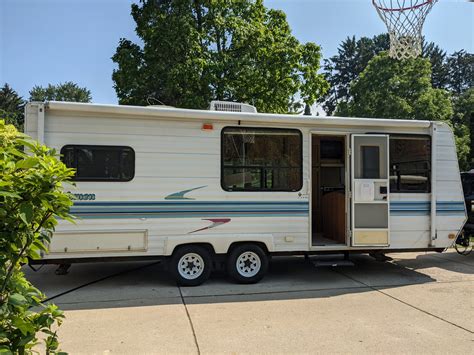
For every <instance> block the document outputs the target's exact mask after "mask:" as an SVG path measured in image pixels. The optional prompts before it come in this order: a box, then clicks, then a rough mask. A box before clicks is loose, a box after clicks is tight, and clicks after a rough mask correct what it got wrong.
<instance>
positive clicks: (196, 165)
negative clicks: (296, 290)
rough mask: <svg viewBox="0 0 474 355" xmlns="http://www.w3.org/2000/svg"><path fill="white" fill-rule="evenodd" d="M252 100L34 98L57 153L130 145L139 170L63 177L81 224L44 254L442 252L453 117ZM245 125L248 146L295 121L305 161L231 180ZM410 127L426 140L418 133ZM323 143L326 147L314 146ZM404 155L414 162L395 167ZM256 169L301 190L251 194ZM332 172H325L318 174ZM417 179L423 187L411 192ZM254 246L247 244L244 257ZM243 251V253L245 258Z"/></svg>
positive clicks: (456, 224) (450, 194)
mask: <svg viewBox="0 0 474 355" xmlns="http://www.w3.org/2000/svg"><path fill="white" fill-rule="evenodd" d="M213 106H216V105H215V104H214V105H213ZM233 107H234V109H235V104H234V106H233ZM243 111H246V112H223V111H205V110H187V109H176V108H170V107H164V108H160V107H134V106H115V105H100V104H81V103H66V102H47V103H36V102H33V103H29V104H28V105H27V107H26V120H25V131H26V133H27V134H28V135H30V136H32V137H33V138H35V139H37V140H38V141H40V142H41V143H44V144H46V145H48V146H50V147H54V148H56V149H57V150H58V152H60V151H61V150H63V152H64V149H65V147H72V148H70V149H71V152H72V153H71V154H73V155H74V154H75V153H73V149H75V148H74V147H79V148H77V149H81V148H80V147H81V146H99V147H100V146H105V147H108V146H110V147H129V148H131V150H133V155H134V159H133V160H134V161H133V176H129V177H128V178H126V179H124V180H123V181H105V180H104V181H100V180H99V181H77V182H76V186H75V187H73V186H70V187H68V188H69V189H70V191H71V192H72V193H73V194H76V196H77V200H76V201H75V204H74V207H73V208H72V213H73V214H74V215H75V216H77V218H78V219H77V223H76V224H71V223H69V222H65V221H60V222H59V225H58V227H57V231H56V233H55V235H54V238H53V240H52V243H51V245H50V252H49V253H48V254H45V255H43V256H42V258H43V261H44V262H60V261H61V262H65V261H66V262H67V261H68V260H71V261H80V260H91V259H92V260H93V259H95V258H102V259H103V258H117V257H120V258H123V257H160V256H173V255H174V253H176V252H177V250H178V248H183V246H188V247H190V248H191V250H190V251H191V254H195V253H192V251H193V250H192V247H193V246H198V247H200V248H201V249H202V248H205V249H206V248H207V249H206V250H207V251H209V254H210V255H211V257H212V256H213V255H218V256H226V255H228V254H229V253H231V252H232V250H233V249H235V247H236V246H238V245H240V246H241V245H252V244H253V245H256V246H258V247H259V248H260V249H261V250H263V251H264V252H265V254H266V255H271V254H274V253H294V254H297V253H300V254H303V253H318V252H341V251H344V252H367V253H368V252H375V251H377V252H384V253H385V252H391V251H404V250H405V251H408V250H436V251H441V250H444V249H445V248H447V247H449V246H451V245H452V243H453V242H454V240H455V238H456V236H457V234H458V233H459V231H460V230H461V228H462V226H463V224H464V222H465V220H466V211H465V206H464V198H463V191H462V186H461V180H460V174H459V167H458V163H457V156H456V148H455V143H454V137H453V133H452V131H451V129H450V128H449V127H448V126H447V125H446V124H444V123H441V122H429V121H408V120H386V119H362V118H338V117H308V116H295V115H275V114H261V113H256V112H251V111H252V110H251V109H249V107H248V106H245V108H244V109H243ZM249 111H250V112H249ZM239 129H242V132H244V129H247V131H248V132H250V133H249V135H248V136H246V137H247V138H242V139H240V138H238V139H240V140H239V142H240V143H239V144H241V145H242V146H247V147H248V146H249V144H253V143H255V140H258V139H260V138H259V136H258V135H259V134H262V135H263V134H267V133H265V132H270V131H268V129H277V130H275V132H276V133H275V134H276V135H277V136H278V137H280V138H278V139H279V141H282V139H283V140H284V139H286V138H281V136H282V135H284V134H286V132H290V133H289V134H293V133H294V134H296V135H299V136H300V143H299V144H300V145H301V147H300V150H301V166H299V165H298V166H297V167H296V168H295V169H296V170H293V171H292V173H291V174H290V173H288V172H284V170H282V169H286V168H281V169H280V170H268V169H266V168H259V169H260V170H258V169H257V170H252V169H253V168H250V170H245V168H235V169H232V168H229V169H230V170H229V171H230V173H229V174H230V175H228V176H227V175H226V176H227V177H226V179H228V180H229V181H233V180H236V181H237V180H239V179H241V180H242V179H244V180H245V179H247V180H245V181H249V182H244V183H242V184H241V185H238V184H239V183H237V185H228V186H227V187H229V186H240V187H238V188H237V187H236V188H235V189H234V188H232V187H230V188H225V186H223V180H222V179H223V174H224V172H223V169H224V168H223V164H222V161H223V160H222V159H224V158H223V156H222V155H223V150H222V149H224V148H223V144H224V142H223V140H224V133H225V132H230V133H229V134H230V136H229V137H231V139H233V138H232V137H233V136H232V134H234V133H232V132H237V133H235V134H237V135H238V132H239ZM278 129H279V130H278ZM226 130H227V131H226ZM288 130H289V131H288ZM259 132H263V133H259ZM295 132H296V133H295ZM269 134H270V133H269ZM270 136H271V134H270ZM270 136H268V137H270ZM242 137H243V136H242ZM268 137H267V136H266V138H265V139H271V137H270V138H268ZM331 137H334V139H333V140H331V139H332V138H331ZM397 137H398V138H397ZM411 137H415V138H416V137H421V138H419V139H420V141H419V142H412V143H410V142H411V141H410V139H412V138H411ZM423 137H424V138H423ZM415 138H413V139H415ZM226 139H227V138H226ZM236 139H237V138H236ZM292 139H294V141H295V142H296V141H297V139H298V138H296V136H295V137H294V138H292ZM396 139H401V141H400V142H398V141H396ZM404 139H406V141H404ZM416 139H418V138H416ZM335 140H338V141H339V142H341V143H334V141H335ZM232 142H234V141H232ZM242 142H244V143H242ZM328 142H329V143H328ZM331 142H333V143H331ZM233 144H235V142H234V143H233ZM323 144H327V147H323ZM390 146H392V147H393V146H395V147H396V149H398V150H399V155H409V154H411V153H410V152H412V151H416V153H414V154H418V155H419V154H420V153H419V152H418V151H421V150H422V148H417V147H428V148H423V149H425V150H427V151H428V153H429V159H428V160H427V161H423V162H419V161H418V160H416V159H418V158H416V159H413V160H410V159H408V157H407V159H408V160H407V162H402V163H400V164H398V163H396V164H393V162H392V161H391V159H392V157H391V155H390V149H389V148H390ZM315 147H316V148H315ZM341 147H342V148H341ZM370 147H372V148H370ZM229 149H234V148H232V147H231V148H229ZM235 149H237V150H238V149H241V148H239V147H236V148H235ZM268 149H270V148H268ZM277 149H280V148H277ZM282 149H283V148H282ZM284 149H289V148H288V147H286V148H284ZM315 149H316V150H315ZM341 149H342V150H341ZM319 150H321V151H324V150H327V151H325V152H321V153H315V152H316V151H319ZM338 152H339V153H340V152H342V156H343V158H342V159H340V158H338V154H339V153H338ZM124 154H129V153H127V152H125V153H124ZM130 154H131V153H130ZM226 154H227V153H226ZM232 154H233V153H232ZM236 154H237V153H236ZM239 154H240V153H239ZM265 154H266V153H265ZM269 154H270V153H269ZM285 154H286V153H285ZM315 154H319V155H318V157H317V158H316V157H315ZM394 154H395V153H394ZM73 155H71V156H73ZM392 155H393V154H392ZM295 156H296V155H295ZM71 159H73V158H71ZM120 159H122V158H120ZM127 159H131V157H130V156H128V158H127ZM242 159H243V158H242ZM256 159H258V157H257V158H256ZM331 159H332V160H331ZM371 159H372V160H373V161H371ZM374 159H376V161H375V160H374ZM398 159H399V160H400V159H401V158H400V157H399V158H398ZM130 161H131V160H130ZM415 161H416V162H415ZM262 164H265V163H262ZM292 164H297V163H295V162H293V163H292ZM316 164H317V165H318V166H317V168H316V167H315V165H316ZM397 164H398V165H397ZM403 164H405V165H406V166H409V168H407V169H408V170H405V171H403V169H405V168H400V166H403ZM417 164H418V165H417ZM265 169H266V170H265ZM361 169H362V170H361ZM364 169H365V170H364ZM249 171H251V172H252V174H254V175H252V176H256V175H255V174H264V175H265V178H263V177H261V178H262V181H263V179H267V180H266V181H264V182H263V184H267V181H270V185H271V184H272V183H273V184H274V181H273V179H275V177H276V176H277V175H278V174H279V176H283V178H281V180H282V181H283V180H284V181H286V180H285V179H287V180H292V182H291V184H292V186H297V189H292V190H291V189H290V190H288V191H280V189H274V190H272V189H266V190H265V189H264V190H262V191H260V190H259V189H258V188H254V187H252V188H253V189H254V190H250V191H248V190H246V186H247V185H252V184H253V182H252V181H250V180H251V179H252V177H250V175H251V173H250V172H249ZM275 171H276V172H275ZM419 171H424V172H422V173H419ZM394 172H396V174H398V175H397V176H395V175H394V174H395V173H394ZM226 174H227V173H226ZM417 174H418V175H420V174H421V175H422V176H418V175H417ZM270 175H271V176H270ZM289 175H291V176H292V177H288V176H289ZM259 176H260V175H259ZM269 176H270V177H269ZM334 176H337V177H336V178H333V177H334ZM277 178H278V176H277ZM253 179H254V180H255V178H253ZM299 179H300V181H301V183H299V182H298V181H297V180H299ZM331 179H336V180H337V181H338V191H339V194H335V193H334V194H333V196H335V199H333V200H334V201H336V200H337V199H339V202H327V203H328V205H329V204H330V203H332V204H333V205H334V206H339V207H337V208H336V209H338V210H342V212H334V214H335V213H338V214H339V217H340V218H339V219H337V218H336V217H334V216H335V215H334V214H333V215H331V213H332V212H328V211H327V210H325V205H324V198H325V197H324V196H329V193H330V192H331V191H332V190H331V186H328V184H329V185H331V183H330V182H331V181H333V180H331ZM397 179H398V180H399V181H398V180H397ZM417 179H418V180H419V182H417ZM125 180H127V181H125ZM316 180H318V181H319V182H315V181H316ZM323 180H326V181H329V182H326V183H325V184H326V185H323ZM395 181H396V183H395ZM400 181H401V182H402V185H403V184H405V182H406V186H405V188H407V189H408V190H410V189H414V190H413V191H403V189H401V190H394V187H391V184H392V185H393V186H395V185H396V184H398V183H399V182H400ZM316 183H317V184H319V185H315V184H316ZM230 184H232V182H231V183H230ZM397 186H398V185H397ZM420 186H423V187H422V189H424V190H423V191H417V190H416V189H417V188H419V187H420ZM316 190H317V191H316ZM391 190H393V191H391ZM318 191H321V192H318ZM315 194H319V195H318V199H315V198H314V196H315ZM321 201H323V203H321ZM327 201H331V199H330V198H329V197H328V198H327ZM341 201H342V202H341ZM318 206H319V207H318ZM341 206H342V207H341ZM336 209H335V210H334V211H336ZM328 213H329V214H328ZM316 215H317V216H316ZM332 219H334V220H335V221H336V220H337V221H338V222H337V221H336V222H334V221H332V222H327V223H331V226H328V227H327V228H332V229H333V230H335V229H338V230H339V235H338V236H336V237H332V238H333V239H332V240H329V242H328V239H327V238H326V239H325V238H324V237H322V236H323V235H326V236H327V235H328V234H327V233H329V232H327V231H326V229H324V231H323V230H322V229H321V228H320V226H318V223H319V222H318V221H330V220H332ZM321 223H325V222H321ZM325 228H326V227H325ZM341 231H342V233H341ZM325 233H326V234H325ZM331 233H332V232H331ZM341 234H342V235H341ZM319 236H321V239H318V238H319ZM336 240H337V242H336ZM201 249H199V250H201ZM199 250H198V251H199ZM187 251H189V250H187ZM197 254H198V256H199V253H197ZM257 254H258V253H257ZM188 256H189V255H188ZM254 256H255V253H253V254H252V253H251V254H247V259H248V258H253V257H254ZM257 256H258V255H257ZM206 257H207V256H206ZM205 259H206V258H204V260H203V258H201V259H200V260H197V261H198V262H201V261H203V262H205V261H207V260H205ZM187 260H188V259H187ZM239 260H240V261H239ZM239 260H238V261H237V263H238V262H240V263H242V262H244V261H245V257H244V258H243V259H242V258H241V259H239ZM177 262H180V261H179V260H178V261H177ZM181 263H184V259H183V260H181ZM263 264H264V263H263V261H262V265H263ZM206 267H207V266H206ZM207 268H209V267H207ZM198 273H199V272H198Z"/></svg>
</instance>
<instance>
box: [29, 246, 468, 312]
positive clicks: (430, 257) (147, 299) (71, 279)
mask: <svg viewBox="0 0 474 355" xmlns="http://www.w3.org/2000/svg"><path fill="white" fill-rule="evenodd" d="M392 257H393V258H394V259H393V261H392V262H385V263H382V262H378V261H375V260H374V259H372V258H371V257H369V256H366V255H354V256H352V257H351V260H353V261H354V263H355V266H348V267H342V266H340V267H325V268H322V267H319V268H316V267H315V266H314V265H313V264H312V263H311V262H308V261H305V259H304V258H303V257H274V258H273V260H272V262H271V264H270V270H269V273H268V275H267V276H266V277H265V278H264V279H263V280H262V281H261V282H260V283H258V284H255V285H239V284H235V283H232V281H231V280H230V279H228V278H227V276H226V275H225V273H223V272H215V273H214V274H213V275H212V276H211V278H210V279H209V280H208V281H207V282H206V283H205V284H203V285H201V286H199V287H177V286H176V284H175V282H174V281H173V279H172V278H171V277H170V276H169V275H168V273H167V272H166V271H165V270H164V267H163V265H161V264H159V263H153V262H149V261H148V262H120V263H118V262H113V263H112V262H110V263H89V264H75V265H73V266H72V267H71V269H70V272H69V274H67V275H61V276H58V275H55V273H54V271H55V268H56V267H55V266H54V265H44V266H43V267H42V268H41V269H40V270H38V271H37V272H33V271H32V270H31V269H29V268H25V273H26V275H27V277H28V278H29V279H30V281H31V282H32V283H33V284H34V285H35V286H36V287H38V288H39V289H40V290H42V291H43V292H44V293H45V294H46V295H47V297H49V298H50V299H51V300H52V302H54V303H56V304H58V305H59V306H60V307H61V309H63V310H76V309H100V308H116V307H139V306H150V305H166V304H170V305H171V304H180V303H183V302H184V301H186V302H189V303H193V304H196V303H214V302H246V301H265V300H285V299H298V298H308V297H310V298H321V297H337V296H340V295H344V294H349V293H361V292H367V291H372V290H374V289H377V290H383V289H390V288H396V287H400V286H406V285H415V284H425V283H433V282H456V281H463V280H472V279H474V258H473V257H474V254H473V255H472V256H471V255H470V256H467V257H463V256H459V255H456V254H453V253H447V254H433V253H422V254H420V253H410V254H394V255H392ZM318 258H321V257H318Z"/></svg>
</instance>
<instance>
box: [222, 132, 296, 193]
mask: <svg viewBox="0 0 474 355" xmlns="http://www.w3.org/2000/svg"><path fill="white" fill-rule="evenodd" d="M221 156H222V171H221V184H222V188H223V189H224V190H227V191H298V190H300V189H301V187H302V185H303V176H302V170H303V158H302V136H301V132H300V131H298V130H294V129H276V128H244V127H227V128H224V129H223V131H222V152H221Z"/></svg>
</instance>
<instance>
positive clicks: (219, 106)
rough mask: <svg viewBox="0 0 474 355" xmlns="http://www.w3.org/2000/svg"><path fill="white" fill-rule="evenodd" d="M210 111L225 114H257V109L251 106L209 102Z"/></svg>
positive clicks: (237, 103)
mask: <svg viewBox="0 0 474 355" xmlns="http://www.w3.org/2000/svg"><path fill="white" fill-rule="evenodd" d="M209 110H211V111H226V112H250V113H257V108H256V107H255V106H252V105H248V104H242V103H240V102H228V101H211V106H210V107H209Z"/></svg>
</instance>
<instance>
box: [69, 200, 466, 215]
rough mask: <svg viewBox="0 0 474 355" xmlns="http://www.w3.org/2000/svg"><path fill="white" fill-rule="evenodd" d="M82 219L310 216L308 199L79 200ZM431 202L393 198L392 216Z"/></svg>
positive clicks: (446, 208)
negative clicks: (263, 200)
mask: <svg viewBox="0 0 474 355" xmlns="http://www.w3.org/2000/svg"><path fill="white" fill-rule="evenodd" d="M71 212H72V213H73V214H75V215H76V216H78V217H80V218H193V217H213V216H234V217H277V216H279V217H293V216H295V217H306V216H308V215H309V202H308V201H283V202H281V201H267V202H261V201H189V200H188V201H76V202H75V203H74V206H73V207H72V208H71ZM430 212H431V202H430V201H391V202H390V215H392V216H425V215H429V214H430ZM436 212H437V214H438V215H445V216H464V215H465V209H464V202H460V201H438V202H437V204H436Z"/></svg>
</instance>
